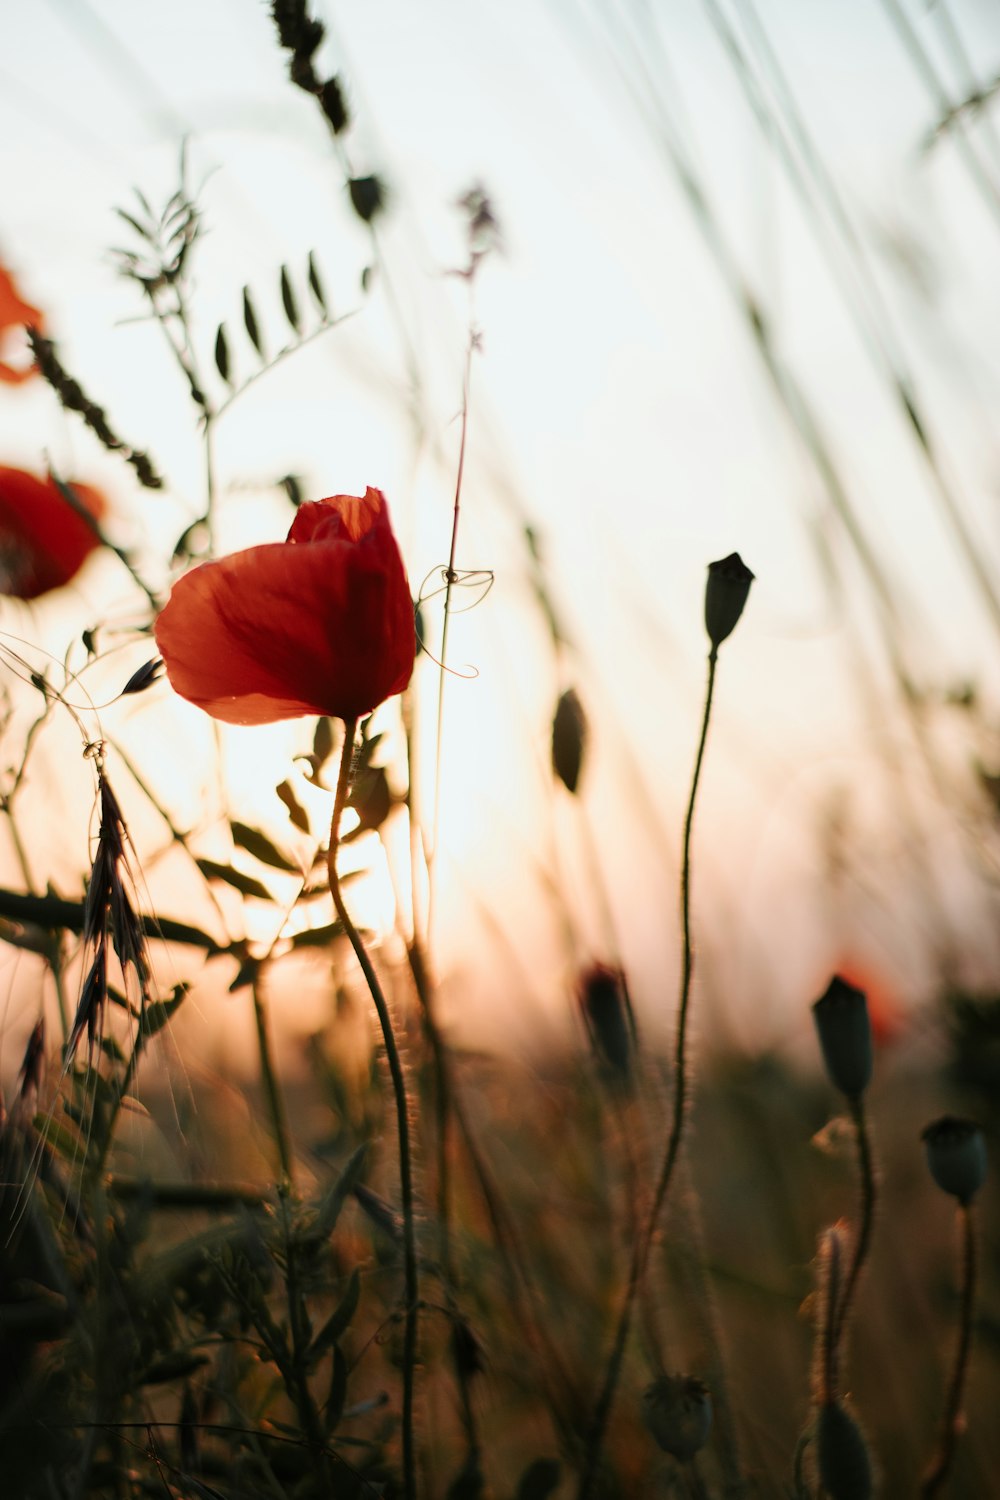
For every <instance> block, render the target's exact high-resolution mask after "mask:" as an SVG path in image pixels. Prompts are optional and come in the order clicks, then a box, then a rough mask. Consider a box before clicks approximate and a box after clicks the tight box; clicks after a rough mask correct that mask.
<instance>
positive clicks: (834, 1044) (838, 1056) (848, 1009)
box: [813, 974, 874, 1100]
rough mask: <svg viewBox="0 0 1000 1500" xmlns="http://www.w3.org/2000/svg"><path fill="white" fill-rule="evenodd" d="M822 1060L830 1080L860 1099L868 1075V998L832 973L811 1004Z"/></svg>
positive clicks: (869, 1056)
mask: <svg viewBox="0 0 1000 1500" xmlns="http://www.w3.org/2000/svg"><path fill="white" fill-rule="evenodd" d="M813 1020H814V1021H815V1022H816V1031H817V1034H818V1036H819V1044H820V1048H821V1049H822V1052H823V1062H824V1065H825V1067H826V1071H827V1074H828V1076H829V1078H830V1082H831V1083H832V1084H833V1085H834V1087H835V1088H838V1089H840V1092H841V1093H842V1094H846V1096H847V1098H848V1099H854V1100H857V1099H860V1097H861V1095H862V1094H863V1093H864V1091H865V1089H866V1088H867V1087H868V1084H869V1082H870V1080H871V1076H872V1065H873V1056H874V1054H873V1050H872V1028H871V1022H870V1020H869V1018H868V997H867V996H866V995H865V992H864V990H859V989H857V988H856V987H855V986H854V985H853V984H848V983H847V980H846V979H841V977H840V975H839V974H835V975H834V977H833V978H832V979H831V980H830V983H829V984H828V985H827V987H826V990H825V992H824V993H823V994H822V995H821V996H820V998H819V999H818V1000H817V1001H816V1003H815V1004H814V1005H813Z"/></svg>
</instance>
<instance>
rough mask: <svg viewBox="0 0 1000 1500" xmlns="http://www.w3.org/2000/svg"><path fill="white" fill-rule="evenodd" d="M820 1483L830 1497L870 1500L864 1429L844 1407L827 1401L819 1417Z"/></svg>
mask: <svg viewBox="0 0 1000 1500" xmlns="http://www.w3.org/2000/svg"><path fill="white" fill-rule="evenodd" d="M816 1456H817V1459H818V1462H819V1478H820V1484H821V1485H822V1486H823V1490H824V1492H825V1494H826V1495H828V1496H829V1500H869V1496H870V1495H871V1493H872V1463H871V1457H870V1455H869V1453H868V1444H867V1443H866V1442H865V1439H864V1435H863V1433H862V1431H861V1428H860V1427H859V1426H858V1424H857V1422H855V1420H854V1418H853V1417H852V1416H851V1414H850V1412H848V1411H847V1410H846V1409H845V1408H844V1407H843V1406H841V1405H840V1404H839V1402H836V1401H828V1402H827V1403H826V1405H825V1406H822V1407H821V1408H820V1413H819V1417H818V1418H817V1420H816Z"/></svg>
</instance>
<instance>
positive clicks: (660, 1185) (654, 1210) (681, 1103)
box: [577, 646, 718, 1500]
mask: <svg viewBox="0 0 1000 1500" xmlns="http://www.w3.org/2000/svg"><path fill="white" fill-rule="evenodd" d="M717 660H718V650H717V648H716V647H715V646H713V647H712V649H711V651H710V652H709V654H708V682H707V685H706V688H705V708H704V712H703V714H702V719H701V736H700V738H699V740H698V753H697V755H696V756H695V762H694V774H693V776H692V777H691V795H690V797H689V798H688V806H687V814H686V816H685V818H684V852H683V858H682V862H681V931H682V937H683V945H684V947H683V958H682V967H681V991H680V1000H679V1002H678V1007H677V1036H676V1041H675V1045H674V1107H673V1115H672V1119H671V1124H670V1136H669V1139H668V1140H667V1149H666V1152H665V1154H664V1157H663V1166H662V1167H661V1168H660V1175H659V1178H658V1180H657V1183H656V1190H655V1192H654V1194H653V1203H652V1207H651V1209H650V1211H649V1217H648V1218H647V1220H646V1224H645V1227H644V1228H643V1229H641V1230H640V1231H639V1233H638V1235H637V1236H636V1240H635V1244H634V1247H633V1251H632V1263H631V1265H630V1267H629V1277H628V1285H627V1286H626V1288H625V1298H624V1301H623V1303H622V1309H621V1312H620V1314H619V1316H618V1327H617V1329H616V1330H615V1340H614V1344H613V1346H612V1350H611V1357H610V1359H609V1360H608V1365H607V1370H606V1372H605V1377H604V1385H603V1387H602V1390H601V1394H600V1397H599V1399H598V1402H597V1407H596V1409H595V1411H594V1415H593V1419H592V1421H591V1424H590V1432H589V1434H588V1437H587V1451H586V1456H585V1459H584V1466H583V1474H582V1476H581V1478H580V1487H579V1489H578V1491H577V1500H588V1497H589V1496H590V1495H591V1493H592V1491H593V1488H594V1483H595V1480H596V1478H597V1467H598V1464H599V1462H600V1457H601V1447H602V1445H603V1442H604V1434H605V1432H606V1430H607V1425H608V1418H609V1417H610V1415H611V1406H612V1403H613V1401H614V1398H615V1391H616V1389H617V1386H618V1379H619V1376H620V1375H621V1368H622V1363H623V1361H624V1358H625V1346H626V1344H627V1342H628V1334H629V1326H630V1324H631V1321H632V1313H633V1310H634V1308H635V1302H636V1297H637V1296H638V1293H639V1290H640V1288H641V1286H642V1282H643V1278H644V1276H645V1274H646V1267H647V1265H648V1263H649V1253H650V1250H651V1249H652V1246H653V1239H654V1236H655V1234H656V1226H657V1224H658V1222H659V1219H660V1215H661V1213H662V1212H663V1207H664V1204H665V1203H666V1200H667V1193H668V1191H669V1189H670V1183H671V1181H672V1179H673V1175H674V1167H675V1166H676V1164H677V1158H678V1156H679V1154H680V1148H681V1140H682V1138H683V1134H684V1121H685V1119H686V1117H687V1095H688V1078H687V1024H688V1014H689V1008H690V999H691V979H692V976H693V974H694V946H693V944H692V941H691V829H692V827H693V824H694V807H695V799H696V797H697V795H698V783H699V781H700V780H701V766H702V761H703V759H704V756H705V742H706V740H707V739H708V724H709V719H710V717H711V713H712V695H713V692H714V689H715V667H716V662H717Z"/></svg>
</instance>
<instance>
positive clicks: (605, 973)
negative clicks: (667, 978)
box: [580, 964, 632, 1079]
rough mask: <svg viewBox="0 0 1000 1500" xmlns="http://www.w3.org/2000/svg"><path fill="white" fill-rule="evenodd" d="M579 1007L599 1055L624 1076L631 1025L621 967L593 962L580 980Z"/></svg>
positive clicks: (630, 1045) (617, 1073)
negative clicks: (615, 967) (616, 967)
mask: <svg viewBox="0 0 1000 1500" xmlns="http://www.w3.org/2000/svg"><path fill="white" fill-rule="evenodd" d="M580 1009H581V1011H582V1012H583V1020H584V1025H585V1026H586V1028H587V1035H588V1036H589V1038H590V1044H591V1046H592V1047H593V1049H594V1052H595V1053H596V1054H597V1056H598V1058H599V1059H600V1060H601V1062H602V1063H604V1064H605V1065H606V1066H607V1067H608V1068H609V1069H610V1070H611V1072H612V1073H614V1074H615V1075H616V1076H617V1077H618V1078H621V1079H625V1078H627V1077H628V1074H629V1067H630V1064H631V1058H632V1028H631V1025H630V1017H629V1009H628V998H627V992H626V989H625V976H624V974H623V973H622V971H621V969H613V968H611V967H609V965H608V964H592V965H591V966H590V968H589V969H587V970H586V971H585V972H584V974H583V976H582V978H581V980H580Z"/></svg>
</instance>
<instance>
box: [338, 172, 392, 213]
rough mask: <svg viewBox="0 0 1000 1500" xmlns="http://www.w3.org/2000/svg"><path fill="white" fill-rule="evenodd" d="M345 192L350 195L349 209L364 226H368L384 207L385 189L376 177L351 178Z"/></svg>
mask: <svg viewBox="0 0 1000 1500" xmlns="http://www.w3.org/2000/svg"><path fill="white" fill-rule="evenodd" d="M347 190H348V192H349V193H350V195H351V207H352V208H353V209H354V212H355V213H356V214H357V216H358V218H359V219H363V220H364V222H365V223H366V224H370V223H371V221H372V220H373V219H374V218H375V215H376V214H378V213H379V212H380V211H381V210H382V209H383V208H384V207H385V188H384V187H383V186H382V183H381V181H380V179H379V178H378V177H352V178H351V180H350V182H348V184H347Z"/></svg>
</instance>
